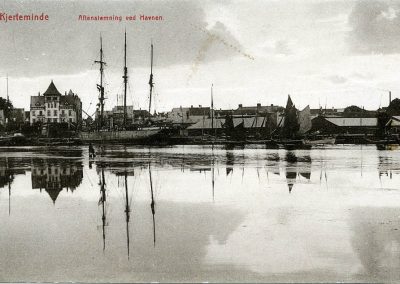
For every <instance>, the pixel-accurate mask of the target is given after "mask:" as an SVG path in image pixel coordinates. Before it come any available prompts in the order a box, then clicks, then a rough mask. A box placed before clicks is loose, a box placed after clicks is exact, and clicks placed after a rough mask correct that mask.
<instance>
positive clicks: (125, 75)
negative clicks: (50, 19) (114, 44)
mask: <svg viewBox="0 0 400 284" xmlns="http://www.w3.org/2000/svg"><path fill="white" fill-rule="evenodd" d="M124 51H125V53H124V76H122V78H123V79H124V128H126V85H127V83H128V67H126V29H125V45H124Z"/></svg>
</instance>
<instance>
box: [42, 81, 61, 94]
mask: <svg viewBox="0 0 400 284" xmlns="http://www.w3.org/2000/svg"><path fill="white" fill-rule="evenodd" d="M43 95H44V96H46V95H53V96H54V95H58V96H61V93H60V92H59V91H58V90H57V88H56V86H55V85H54V83H53V80H51V83H50V85H49V87H48V88H47V90H46V92H44V94H43Z"/></svg>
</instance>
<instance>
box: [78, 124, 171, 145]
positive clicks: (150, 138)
mask: <svg viewBox="0 0 400 284" xmlns="http://www.w3.org/2000/svg"><path fill="white" fill-rule="evenodd" d="M79 138H80V139H81V141H82V142H83V143H121V144H152V143H155V144H158V143H163V142H166V141H167V140H168V139H167V138H168V135H167V132H166V131H165V129H161V128H146V129H140V130H123V131H98V132H81V133H80V134H79Z"/></svg>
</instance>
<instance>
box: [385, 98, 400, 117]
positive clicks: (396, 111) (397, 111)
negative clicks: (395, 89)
mask: <svg viewBox="0 0 400 284" xmlns="http://www.w3.org/2000/svg"><path fill="white" fill-rule="evenodd" d="M387 112H388V114H389V115H391V116H393V115H400V99H397V98H396V99H394V100H393V101H391V102H390V104H389V106H388V108H387Z"/></svg>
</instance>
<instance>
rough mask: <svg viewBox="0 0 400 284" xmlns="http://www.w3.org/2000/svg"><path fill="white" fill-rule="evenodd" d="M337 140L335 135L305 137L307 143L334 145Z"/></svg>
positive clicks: (312, 144)
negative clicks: (321, 137)
mask: <svg viewBox="0 0 400 284" xmlns="http://www.w3.org/2000/svg"><path fill="white" fill-rule="evenodd" d="M335 142H336V138H335V137H328V138H323V139H304V144H305V145H311V146H315V145H333V144H335Z"/></svg>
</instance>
